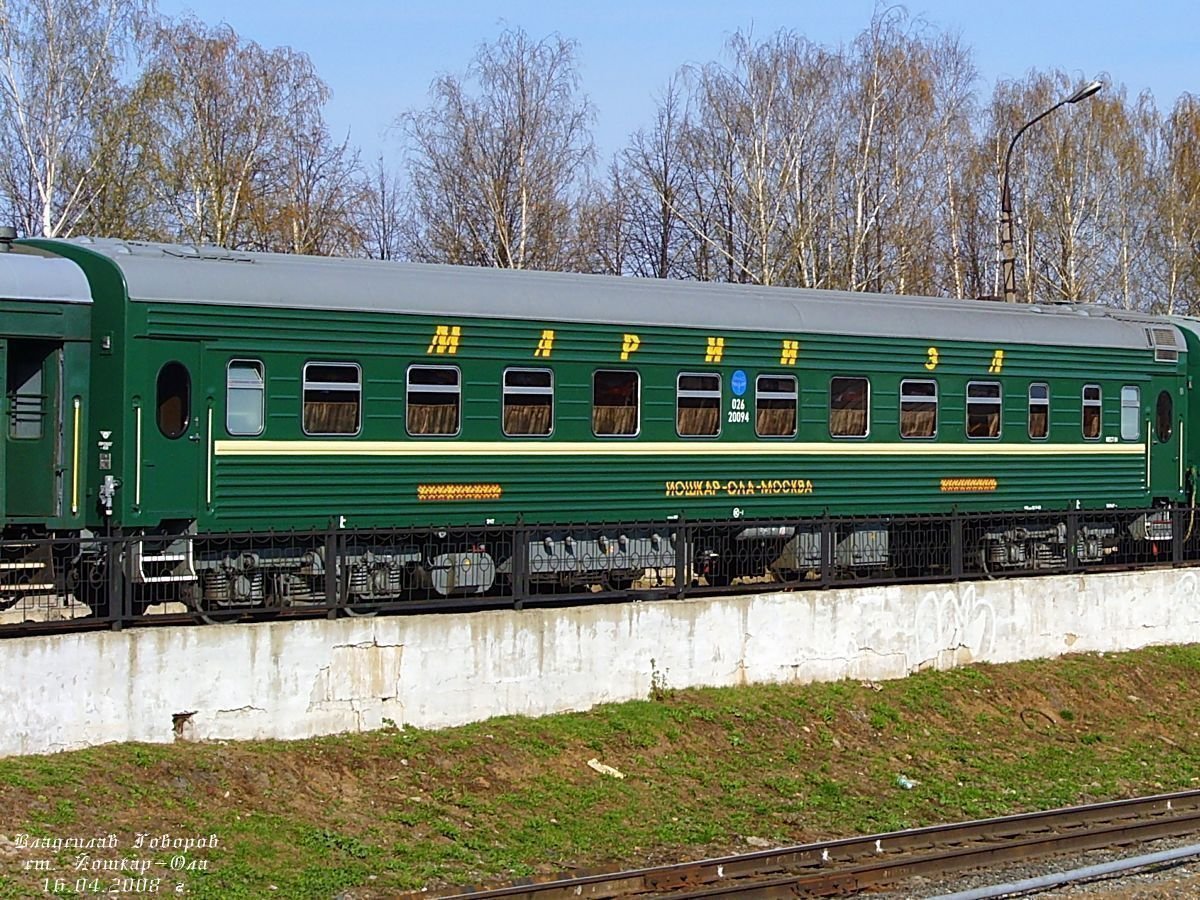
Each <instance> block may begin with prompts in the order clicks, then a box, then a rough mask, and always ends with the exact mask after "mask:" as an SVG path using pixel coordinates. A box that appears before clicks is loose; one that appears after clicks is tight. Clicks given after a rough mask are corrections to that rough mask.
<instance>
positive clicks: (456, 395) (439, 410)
mask: <svg viewBox="0 0 1200 900" xmlns="http://www.w3.org/2000/svg"><path fill="white" fill-rule="evenodd" d="M461 384H462V376H461V374H460V373H459V371H458V369H457V368H455V367H454V366H409V368H408V404H407V405H408V415H407V419H406V422H407V424H408V433H409V434H414V435H418V434H420V435H424V434H430V435H439V436H441V437H453V436H454V435H456V434H458V428H459V425H458V423H459V418H460V416H459V407H460V405H461V403H462V388H461Z"/></svg>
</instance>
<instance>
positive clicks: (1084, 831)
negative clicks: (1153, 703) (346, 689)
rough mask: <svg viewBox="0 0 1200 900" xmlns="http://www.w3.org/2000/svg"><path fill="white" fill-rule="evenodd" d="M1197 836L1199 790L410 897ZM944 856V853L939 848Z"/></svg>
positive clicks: (676, 882)
mask: <svg viewBox="0 0 1200 900" xmlns="http://www.w3.org/2000/svg"><path fill="white" fill-rule="evenodd" d="M1197 831H1200V791H1182V792H1177V793H1171V794H1159V795H1155V796H1152V797H1139V798H1133V799H1128V800H1113V801H1106V802H1103V803H1095V804H1088V805H1086V806H1075V807H1065V808H1061V809H1054V810H1046V811H1038V812H1030V813H1019V814H1016V815H1011V816H1002V817H999V818H993V819H981V820H974V821H970V822H962V823H955V824H949V825H933V826H927V827H924V828H914V829H909V830H905V831H894V832H888V833H884V834H875V835H869V836H865V837H854V838H842V839H839V840H833V841H822V842H819V843H812V844H801V845H797V846H792V847H781V848H777V849H772V850H760V851H756V852H753V853H746V854H740V855H736V856H726V857H720V858H714V859H707V860H701V861H698V862H688V863H678V864H673V865H666V866H654V867H649V868H644V869H634V870H630V871H625V872H606V873H593V874H587V875H581V876H576V877H569V878H560V879H554V880H547V881H544V882H540V883H534V882H525V883H520V884H513V885H509V886H505V887H500V888H491V889H485V890H475V891H466V892H458V893H436V892H432V893H431V892H428V891H424V892H421V893H420V894H413V895H411V896H413V897H417V896H421V897H425V898H429V897H440V898H442V900H499V898H529V900H557V898H563V900H565V898H573V897H592V898H607V897H628V896H637V895H654V896H662V897H720V896H738V897H751V898H755V897H757V898H775V897H796V896H805V895H807V896H829V895H831V894H837V893H846V892H850V891H855V890H861V889H863V888H866V887H870V886H878V885H882V884H885V883H888V882H894V881H899V880H903V879H906V878H910V877H913V876H915V875H929V874H934V873H945V872H951V871H958V870H961V869H964V868H973V867H979V866H988V865H994V864H996V863H999V862H1004V861H1008V860H1014V859H1028V858H1031V857H1034V856H1048V855H1051V854H1055V853H1062V852H1067V851H1079V850H1085V849H1096V848H1100V847H1109V846H1113V845H1114V844H1127V843H1137V842H1144V841H1149V840H1155V839H1157V838H1162V837H1168V836H1174V835H1179V834H1187V833H1192V832H1197ZM947 848H949V849H947Z"/></svg>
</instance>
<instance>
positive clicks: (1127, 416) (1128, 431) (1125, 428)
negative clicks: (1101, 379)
mask: <svg viewBox="0 0 1200 900" xmlns="http://www.w3.org/2000/svg"><path fill="white" fill-rule="evenodd" d="M1141 417H1142V389H1141V388H1139V387H1136V386H1134V385H1131V384H1127V385H1125V386H1124V387H1122V388H1121V440H1123V441H1138V440H1141V438H1142V428H1141Z"/></svg>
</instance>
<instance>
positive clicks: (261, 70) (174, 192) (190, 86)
mask: <svg viewBox="0 0 1200 900" xmlns="http://www.w3.org/2000/svg"><path fill="white" fill-rule="evenodd" d="M143 79H144V81H145V82H146V86H145V89H146V94H147V98H148V102H149V103H150V104H151V107H152V110H153V115H154V117H155V120H156V122H157V123H158V124H159V129H158V130H159V134H160V135H161V140H160V143H159V144H158V145H156V146H154V147H149V148H147V152H148V155H149V157H150V160H151V161H152V165H153V166H154V169H155V175H156V179H157V183H158V186H159V190H160V194H161V196H160V199H161V201H162V203H163V207H164V217H165V218H166V219H167V220H168V221H169V222H171V226H172V228H173V229H174V230H175V231H177V233H178V234H179V236H180V237H183V238H186V239H188V240H192V241H203V242H210V243H215V244H219V245H222V246H231V247H236V246H239V245H240V243H241V242H242V241H245V240H247V239H248V225H247V223H248V221H249V217H250V212H251V207H252V206H253V204H254V202H255V198H256V197H261V196H262V195H263V194H264V193H265V192H267V191H268V187H269V186H270V187H273V186H274V185H272V179H273V178H274V179H278V178H279V177H280V173H279V171H278V169H277V168H275V167H274V166H275V161H276V160H278V159H281V158H287V157H288V155H289V154H294V153H295V152H296V150H297V149H298V147H297V144H298V142H301V141H302V140H303V139H304V137H303V136H304V129H308V128H318V129H319V127H320V126H319V124H318V123H319V121H320V112H319V111H320V108H321V106H322V105H323V104H324V102H325V100H326V99H327V97H328V89H327V88H326V86H325V84H324V82H322V81H321V79H320V78H318V77H317V74H316V72H315V70H314V69H313V66H312V63H311V61H310V60H309V58H308V57H307V56H306V55H305V54H303V53H298V52H296V51H295V50H292V49H290V48H287V47H281V48H277V49H275V50H265V49H264V48H262V47H260V46H259V45H258V44H256V43H254V42H253V41H243V40H241V39H240V38H239V37H238V36H237V34H236V33H235V32H234V31H233V30H232V29H231V28H229V27H228V26H218V27H216V28H212V29H209V28H207V27H206V26H204V25H203V24H202V23H200V22H197V21H195V20H192V19H188V20H184V21H182V22H180V23H178V24H175V25H173V26H171V27H167V28H163V29H161V30H160V31H159V33H158V35H157V38H156V41H155V50H154V55H153V58H152V60H151V64H150V66H149V68H148V69H147V71H146V72H145V73H144V74H143Z"/></svg>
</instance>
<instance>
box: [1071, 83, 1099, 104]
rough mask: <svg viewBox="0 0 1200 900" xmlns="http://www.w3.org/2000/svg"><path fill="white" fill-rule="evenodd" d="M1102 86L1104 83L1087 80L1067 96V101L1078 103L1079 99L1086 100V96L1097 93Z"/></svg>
mask: <svg viewBox="0 0 1200 900" xmlns="http://www.w3.org/2000/svg"><path fill="white" fill-rule="evenodd" d="M1103 87H1104V85H1103V84H1101V83H1100V82H1099V81H1089V82H1088V83H1087V84H1085V85H1084V86H1083V87H1081V88H1080V89H1079V90H1077V91H1076V92H1075V93H1073V94H1072V95H1071V96H1070V97H1068V98H1067V102H1068V103H1078V102H1079V101H1080V100H1086V99H1087V98H1088V97H1090V96H1092V94H1095V93H1097V92H1098V91H1099V90H1100V89H1101V88H1103Z"/></svg>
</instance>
